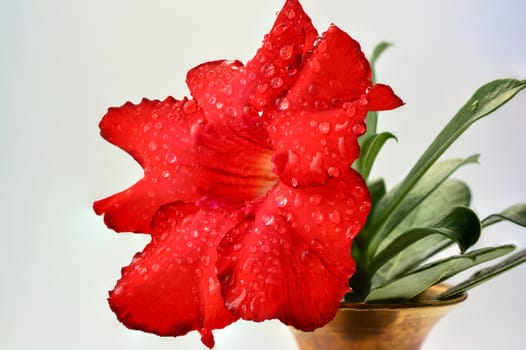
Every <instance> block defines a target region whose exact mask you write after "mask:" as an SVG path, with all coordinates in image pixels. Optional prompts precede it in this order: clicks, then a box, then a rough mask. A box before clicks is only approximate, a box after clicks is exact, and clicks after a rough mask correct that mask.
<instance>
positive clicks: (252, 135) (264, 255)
mask: <svg viewBox="0 0 526 350" xmlns="http://www.w3.org/2000/svg"><path fill="white" fill-rule="evenodd" d="M187 83H188V86H189V87H190V91H191V94H192V96H193V99H187V98H184V99H183V100H181V101H178V100H175V99H173V98H171V97H168V98H167V99H165V100H164V101H150V100H146V99H144V100H142V101H141V103H140V104H138V105H133V104H131V103H129V102H128V103H126V104H124V105H123V106H122V107H119V108H110V109H109V110H108V113H107V114H106V115H105V116H104V118H103V120H102V121H101V124H100V128H101V134H102V136H103V137H104V138H106V139H107V140H108V141H110V142H111V143H114V144H115V145H117V146H119V147H121V148H122V149H124V150H125V151H127V152H128V153H130V154H131V155H132V156H133V157H134V158H135V159H136V160H137V161H138V162H139V163H140V164H141V166H142V167H143V168H144V178H143V179H141V180H140V181H139V182H137V183H136V184H135V185H133V186H132V187H131V188H129V189H127V190H125V191H123V192H120V193H117V194H115V195H113V196H110V197H108V198H105V199H102V200H99V201H97V202H95V204H94V209H95V211H96V213H97V214H104V219H105V222H106V224H107V225H108V227H110V228H112V229H114V230H116V231H119V232H121V231H132V232H140V233H147V234H150V235H151V237H152V239H151V242H150V243H149V244H148V245H147V246H146V248H145V249H144V251H143V252H141V253H138V254H137V255H136V256H135V257H134V259H133V261H132V263H131V264H130V265H129V266H127V267H125V268H124V269H123V270H122V278H121V279H120V280H119V281H118V283H117V285H116V287H115V289H114V290H113V291H111V292H110V297H109V303H110V306H111V308H112V309H113V310H114V311H115V313H116V314H117V317H118V318H119V320H121V321H122V322H123V323H124V324H125V325H126V326H128V327H129V328H133V329H140V330H143V331H147V332H153V333H156V334H159V335H165V336H168V335H169V336H177V335H182V334H185V333H187V332H188V331H191V330H198V331H199V332H200V333H201V336H202V341H203V342H204V343H205V344H206V345H207V346H209V347H212V346H213V345H214V340H213V336H212V333H211V330H212V329H217V328H222V327H224V326H226V325H228V324H229V323H231V322H233V321H235V320H236V319H238V318H243V319H248V320H254V321H261V320H265V319H270V318H278V319H280V320H281V321H283V322H284V323H286V324H289V325H293V326H295V327H297V328H299V329H303V330H313V329H315V328H317V327H320V326H322V325H323V324H325V323H326V322H328V321H329V320H331V319H332V317H333V316H334V314H335V312H336V310H337V309H338V305H339V302H340V300H341V298H342V296H343V295H344V294H345V293H346V292H347V291H348V289H349V288H348V279H349V277H350V276H351V275H352V274H353V272H354V269H355V268H354V262H353V261H352V259H351V257H350V248H351V241H352V238H353V237H354V236H355V235H356V234H357V233H358V231H359V230H360V228H361V227H362V225H363V224H364V222H365V219H366V216H367V214H368V211H369V207H370V202H369V194H368V191H367V187H366V185H365V183H364V181H363V180H362V178H361V177H360V175H359V174H357V173H356V172H355V171H353V170H351V169H350V165H351V163H352V162H353V161H354V160H355V159H356V158H357V157H358V154H359V147H358V144H357V137H358V136H359V135H361V134H362V133H363V132H364V131H365V126H364V118H365V116H366V113H367V112H368V111H370V110H381V109H391V108H395V107H397V106H400V105H401V104H402V102H401V100H400V99H399V98H398V97H397V96H396V95H394V93H393V92H392V90H391V89H390V88H389V87H387V86H385V85H380V84H377V85H373V84H372V82H371V69H370V66H369V63H368V62H367V60H366V58H365V57H364V55H363V53H362V52H361V50H360V46H359V44H358V43H357V42H356V41H354V40H353V39H352V38H351V37H349V36H348V35H347V34H346V33H345V32H343V31H341V30H340V29H338V28H337V27H336V26H331V27H330V28H329V29H328V30H327V32H325V33H324V34H323V36H322V37H321V38H318V34H317V32H316V30H315V29H314V27H313V26H312V23H311V21H310V19H309V17H308V16H307V15H306V14H305V13H304V12H303V9H302V8H301V6H300V4H299V3H298V2H297V0H288V1H287V2H286V4H285V6H284V8H283V10H282V11H281V12H280V13H279V15H278V17H277V20H276V23H275V24H274V26H273V28H272V30H271V31H270V33H269V34H267V35H266V36H265V39H264V41H263V46H262V48H261V49H259V50H258V52H257V54H256V56H255V57H254V58H253V59H252V60H250V61H249V62H248V63H247V65H246V66H244V65H243V64H242V63H241V62H238V61H215V62H209V63H205V64H202V65H200V66H198V67H196V68H194V69H192V70H191V71H190V72H189V73H188V77H187Z"/></svg>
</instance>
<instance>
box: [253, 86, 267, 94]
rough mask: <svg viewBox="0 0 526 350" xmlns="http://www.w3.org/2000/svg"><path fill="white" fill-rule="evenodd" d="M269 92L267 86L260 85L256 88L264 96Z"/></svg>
mask: <svg viewBox="0 0 526 350" xmlns="http://www.w3.org/2000/svg"><path fill="white" fill-rule="evenodd" d="M267 90H268V85H267V84H258V86H256V92H257V93H258V94H264V93H265V92H266V91H267Z"/></svg>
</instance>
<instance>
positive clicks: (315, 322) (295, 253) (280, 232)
mask: <svg viewBox="0 0 526 350" xmlns="http://www.w3.org/2000/svg"><path fill="white" fill-rule="evenodd" d="M369 208H370V202H369V194H368V191H367V187H366V185H365V183H364V181H363V180H362V178H361V177H360V175H358V174H357V173H356V172H354V171H353V170H347V171H343V172H342V174H341V176H340V178H338V179H334V180H331V181H329V182H328V183H327V184H326V185H324V186H318V187H311V188H304V189H294V188H291V187H288V186H285V185H282V184H280V185H278V186H276V187H275V188H274V189H273V190H272V191H271V192H270V193H269V196H268V197H267V198H266V199H265V201H264V202H263V203H262V204H261V205H260V207H258V209H257V212H256V214H255V219H254V221H253V223H248V222H245V224H244V225H245V227H246V229H245V228H244V227H238V228H237V229H234V230H232V231H230V232H229V233H228V234H227V235H226V236H225V238H224V239H223V241H222V242H221V245H220V249H219V259H218V269H219V280H220V282H221V286H222V289H223V297H224V299H225V302H226V305H227V307H228V308H229V309H230V310H231V311H232V312H233V313H234V315H236V316H239V317H242V318H244V319H248V320H255V321H262V320H265V319H270V318H279V319H280V320H281V321H283V322H284V323H286V324H289V325H292V326H294V327H296V328H299V329H303V330H313V329H314V328H317V327H320V326H322V325H323V324H325V323H326V322H328V321H329V320H331V319H332V318H333V317H334V315H335V313H336V311H337V310H338V307H339V303H340V301H341V298H342V297H343V295H344V294H345V293H346V292H347V291H349V288H348V279H349V277H350V276H351V275H352V274H353V272H354V270H355V268H354V262H353V260H352V258H351V255H350V252H351V240H352V238H353V237H354V236H355V235H356V234H357V233H358V231H359V229H360V228H361V227H362V225H363V224H364V223H365V220H366V216H367V214H368V211H369Z"/></svg>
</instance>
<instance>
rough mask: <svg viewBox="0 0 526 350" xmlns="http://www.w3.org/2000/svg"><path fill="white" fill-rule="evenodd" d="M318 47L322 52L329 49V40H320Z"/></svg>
mask: <svg viewBox="0 0 526 350" xmlns="http://www.w3.org/2000/svg"><path fill="white" fill-rule="evenodd" d="M317 47H318V50H319V51H320V52H325V51H327V40H320V41H319V44H318V46H317Z"/></svg>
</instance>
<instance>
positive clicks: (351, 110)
mask: <svg viewBox="0 0 526 350" xmlns="http://www.w3.org/2000/svg"><path fill="white" fill-rule="evenodd" d="M342 108H343V110H344V111H345V113H346V114H347V116H348V117H349V118H352V117H353V116H354V115H355V114H356V107H354V105H353V104H352V103H351V102H345V103H344V104H343V105H342Z"/></svg>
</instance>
